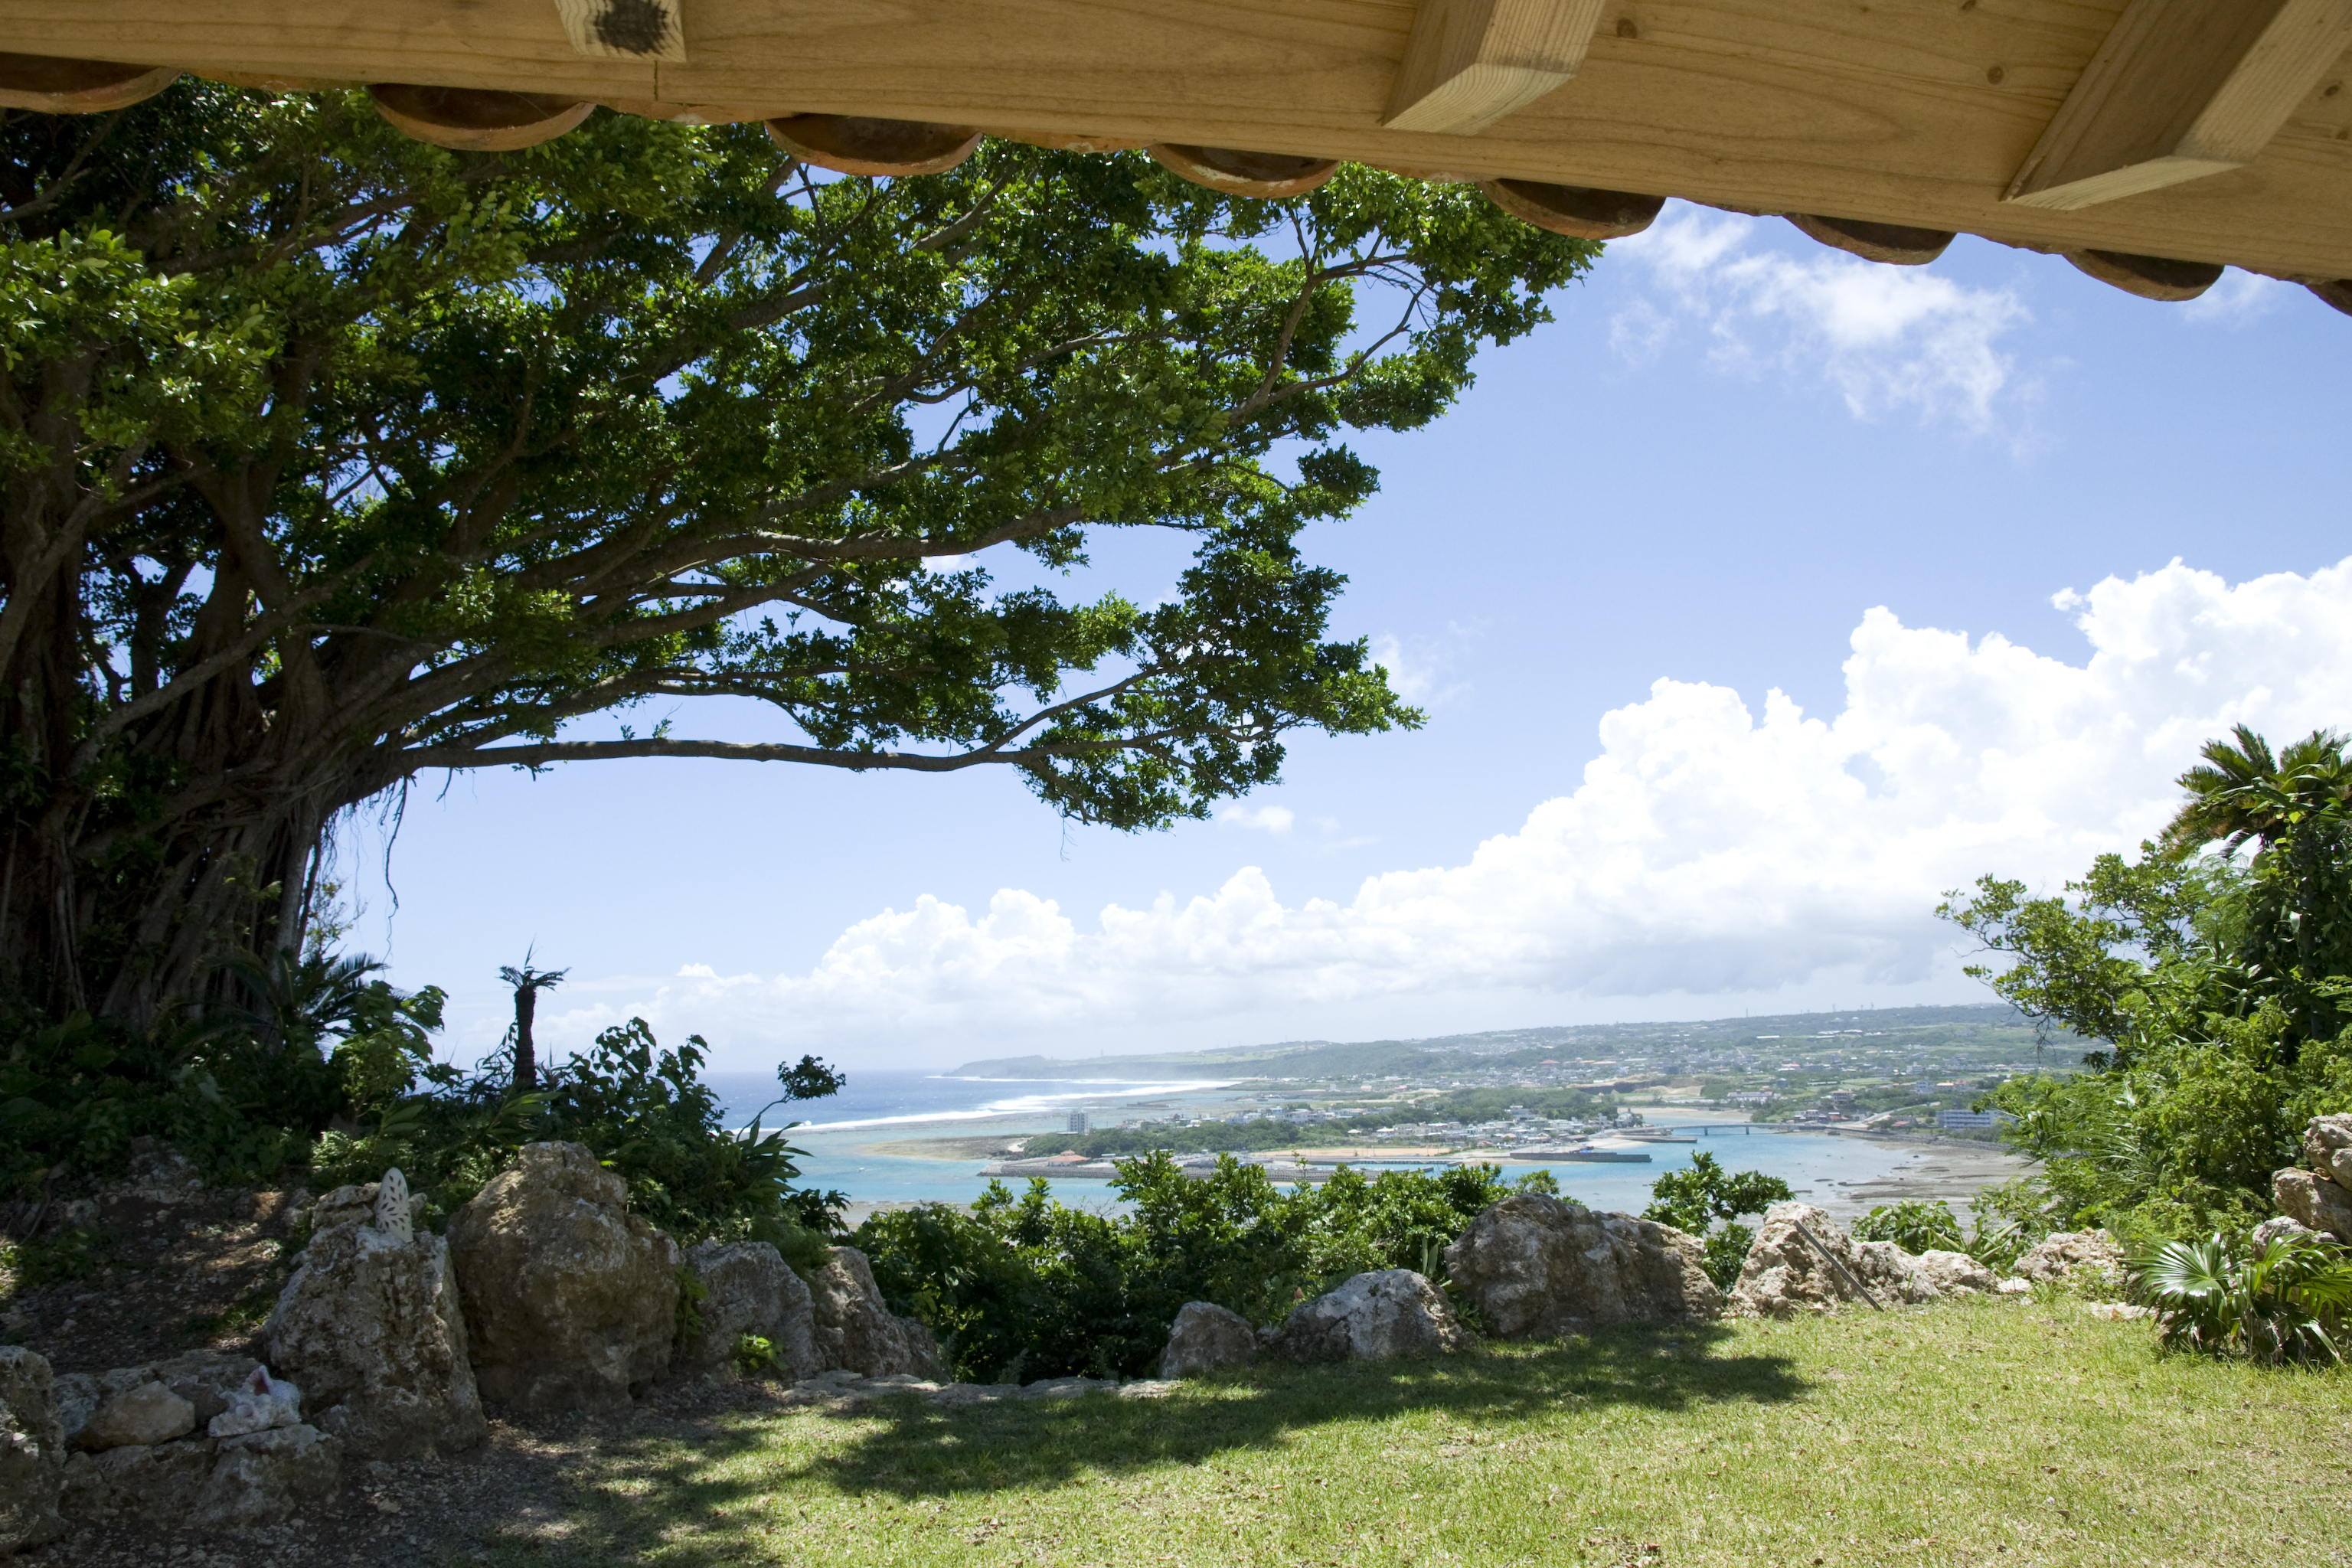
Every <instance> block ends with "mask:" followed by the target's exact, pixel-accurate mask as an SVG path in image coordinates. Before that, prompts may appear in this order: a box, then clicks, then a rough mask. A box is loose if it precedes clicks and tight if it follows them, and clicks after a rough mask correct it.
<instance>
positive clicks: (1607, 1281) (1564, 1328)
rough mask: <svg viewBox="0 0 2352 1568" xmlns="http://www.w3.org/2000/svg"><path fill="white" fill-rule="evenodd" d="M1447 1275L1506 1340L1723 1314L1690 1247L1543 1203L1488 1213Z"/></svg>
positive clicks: (1702, 1258) (1674, 1236)
mask: <svg viewBox="0 0 2352 1568" xmlns="http://www.w3.org/2000/svg"><path fill="white" fill-rule="evenodd" d="M1445 1269H1446V1275H1447V1277H1448V1278H1449V1279H1452V1280H1453V1281H1454V1283H1455V1284H1456V1285H1458V1286H1460V1287H1461V1288H1462V1289H1463V1290H1464V1292H1465V1293H1466V1294H1467V1295H1468V1296H1469V1298H1470V1300H1473V1301H1475V1302H1476V1303H1477V1307H1478V1311H1479V1314H1480V1315H1481V1316H1482V1317H1483V1318H1484V1319H1485V1321H1486V1326H1487V1328H1488V1329H1489V1330H1490V1331H1492V1332H1493V1333H1494V1334H1495V1335H1496V1337H1498V1338H1501V1339H1507V1340H1524V1339H1544V1338H1550V1337H1552V1336H1555V1335H1559V1334H1564V1333H1572V1332H1576V1331H1580V1330H1583V1329H1589V1328H1597V1327H1600V1326H1601V1325H1603V1324H1607V1323H1626V1322H1635V1323H1646V1322H1671V1321H1685V1320H1689V1319H1698V1318H1715V1317H1719V1316H1721V1315H1722V1312H1723V1295H1722V1293H1721V1292H1720V1291H1718V1290H1717V1289H1716V1288H1715V1282H1714V1281H1713V1280H1711V1279H1708V1278H1707V1275H1706V1254H1705V1252H1704V1251H1703V1250H1702V1249H1701V1248H1700V1247H1699V1244H1698V1243H1697V1242H1696V1241H1695V1240H1693V1239H1692V1238H1691V1237H1688V1236H1685V1234H1684V1233H1683V1232H1681V1231H1679V1230H1676V1229H1675V1228H1673V1227H1672V1226H1663V1225H1657V1224H1654V1223H1653V1222H1651V1221H1649V1220H1644V1219H1635V1218H1633V1216H1632V1215H1622V1214H1606V1213H1598V1212H1596V1211H1594V1210H1591V1209H1588V1208H1585V1207H1583V1206H1582V1205H1577V1204H1571V1203H1563V1202H1562V1201H1561V1200H1559V1198H1556V1197H1551V1196H1548V1195H1546V1194H1541V1193H1517V1194H1512V1195H1511V1196H1509V1197H1507V1198H1505V1199H1503V1200H1502V1201H1501V1202H1499V1203H1496V1204H1494V1205H1489V1206H1488V1207H1487V1209H1486V1211H1485V1212H1484V1213H1482V1214H1481V1215H1478V1217H1477V1218H1476V1219H1475V1220H1473V1221H1472V1222H1471V1223H1470V1227H1469V1228H1468V1229H1467V1230H1465V1231H1464V1232H1463V1233H1462V1235H1461V1237H1460V1238H1459V1239H1457V1240H1456V1241H1455V1242H1454V1245H1453V1246H1451V1247H1447V1248H1446V1249H1445Z"/></svg>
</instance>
